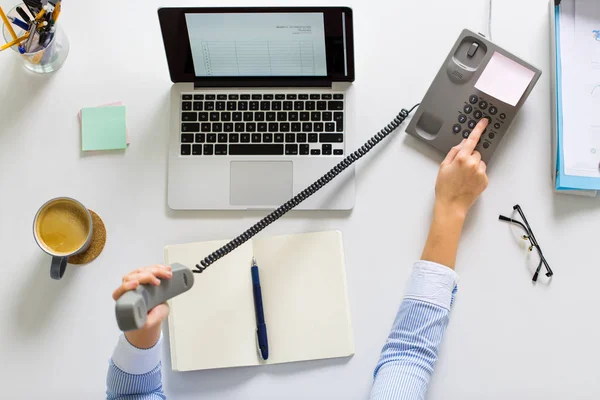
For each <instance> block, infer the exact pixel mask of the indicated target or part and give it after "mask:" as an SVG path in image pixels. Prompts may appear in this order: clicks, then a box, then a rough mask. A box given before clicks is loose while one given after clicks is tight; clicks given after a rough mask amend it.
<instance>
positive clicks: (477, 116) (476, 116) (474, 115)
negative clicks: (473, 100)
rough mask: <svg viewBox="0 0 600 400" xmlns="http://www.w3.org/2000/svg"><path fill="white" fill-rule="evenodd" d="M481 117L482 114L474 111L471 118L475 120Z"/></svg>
mask: <svg viewBox="0 0 600 400" xmlns="http://www.w3.org/2000/svg"><path fill="white" fill-rule="evenodd" d="M482 116H483V113H482V112H481V111H479V110H475V112H474V113H473V117H475V118H477V119H481V117H482Z"/></svg>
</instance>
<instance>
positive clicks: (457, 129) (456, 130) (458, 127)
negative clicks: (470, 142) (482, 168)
mask: <svg viewBox="0 0 600 400" xmlns="http://www.w3.org/2000/svg"><path fill="white" fill-rule="evenodd" d="M461 130H462V126H460V125H459V124H455V125H454V126H453V127H452V132H454V133H455V134H456V133H460V131H461Z"/></svg>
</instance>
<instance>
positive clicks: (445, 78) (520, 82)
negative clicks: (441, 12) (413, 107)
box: [406, 29, 542, 162]
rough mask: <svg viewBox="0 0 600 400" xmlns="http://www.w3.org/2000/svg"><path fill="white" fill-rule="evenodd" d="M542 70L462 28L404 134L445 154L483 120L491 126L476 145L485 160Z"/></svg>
mask: <svg viewBox="0 0 600 400" xmlns="http://www.w3.org/2000/svg"><path fill="white" fill-rule="evenodd" d="M541 74H542V72H541V71H540V70H539V69H537V68H535V67H534V66H532V65H530V64H528V63H526V62H525V61H523V60H521V59H520V58H518V57H516V56H514V55H512V54H510V53H509V52H507V51H506V50H504V49H502V48H500V47H498V46H496V45H495V44H494V43H492V42H490V41H488V40H486V39H485V38H484V37H483V35H481V34H476V33H474V32H471V31H469V30H467V29H465V30H463V31H462V33H461V34H460V36H459V38H458V40H457V41H456V43H455V44H454V46H453V47H452V50H451V51H450V53H449V54H448V57H447V58H446V60H445V61H444V63H443V64H442V67H441V68H440V70H439V72H438V74H437V76H436V77H435V79H434V80H433V83H432V84H431V86H430V88H429V90H428V91H427V94H426V95H425V97H424V98H423V100H422V101H421V105H420V106H419V109H418V110H417V111H416V113H415V116H414V117H413V118H412V120H411V122H410V124H409V125H408V128H407V129H406V133H408V134H409V135H411V136H414V137H416V138H417V139H419V140H422V141H424V142H426V143H428V144H430V145H431V146H433V147H435V148H437V149H439V150H441V151H442V152H444V153H447V152H448V151H449V150H450V148H452V147H453V146H455V145H457V144H458V143H460V142H461V141H462V140H463V138H467V137H469V134H470V133H471V130H472V129H473V128H475V126H476V125H477V123H478V122H479V120H480V119H482V118H488V119H490V124H489V125H488V127H487V128H486V131H485V133H484V134H483V135H482V137H481V141H480V142H479V144H478V145H477V147H476V150H478V151H479V152H480V153H481V159H482V160H483V161H485V162H487V161H489V160H490V158H491V156H492V154H493V153H494V151H495V150H496V149H497V148H498V145H499V144H500V141H501V140H502V138H503V137H504V135H505V134H506V132H507V131H508V128H509V127H510V125H511V124H512V122H513V120H514V118H515V117H516V115H517V113H518V112H519V110H520V109H521V107H522V106H523V103H525V100H526V99H527V97H529V94H530V93H531V91H532V90H533V87H534V86H535V84H536V83H537V81H538V79H539V77H540V75H541Z"/></svg>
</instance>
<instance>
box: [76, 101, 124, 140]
mask: <svg viewBox="0 0 600 400" xmlns="http://www.w3.org/2000/svg"><path fill="white" fill-rule="evenodd" d="M125 148H127V121H126V119H125V106H113V107H94V108H84V109H82V110H81V149H82V150H83V151H92V150H120V149H125Z"/></svg>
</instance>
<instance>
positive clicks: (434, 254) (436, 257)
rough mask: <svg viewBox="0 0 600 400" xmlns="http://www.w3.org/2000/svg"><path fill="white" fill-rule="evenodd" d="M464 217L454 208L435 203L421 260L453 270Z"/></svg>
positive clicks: (464, 214) (462, 213)
mask: <svg viewBox="0 0 600 400" xmlns="http://www.w3.org/2000/svg"><path fill="white" fill-rule="evenodd" d="M465 217H466V213H465V212H461V211H460V210H459V209H457V208H456V207H453V206H450V205H445V204H443V203H441V202H436V204H435V207H434V209H433V220H432V222H431V229H430V230H429V236H428V237H427V242H426V243H425V247H424V249H423V254H422V256H421V259H422V260H426V261H431V262H435V263H438V264H441V265H445V266H447V267H449V268H452V269H454V266H455V265H456V254H457V252H458V242H459V241H460V235H461V233H462V229H463V225H464V221H465Z"/></svg>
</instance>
